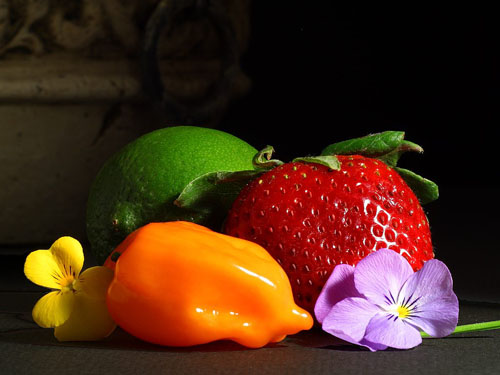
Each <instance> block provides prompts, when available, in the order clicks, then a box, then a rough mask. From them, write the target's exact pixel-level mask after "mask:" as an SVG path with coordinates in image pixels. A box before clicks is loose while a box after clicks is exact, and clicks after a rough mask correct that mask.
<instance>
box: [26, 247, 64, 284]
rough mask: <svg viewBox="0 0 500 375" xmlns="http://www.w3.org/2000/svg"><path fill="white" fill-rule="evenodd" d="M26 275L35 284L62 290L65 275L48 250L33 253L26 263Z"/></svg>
mask: <svg viewBox="0 0 500 375" xmlns="http://www.w3.org/2000/svg"><path fill="white" fill-rule="evenodd" d="M24 274H25V275H26V277H27V278H28V279H29V280H31V281H32V282H34V283H35V284H38V285H41V286H44V287H46V288H51V289H61V280H62V278H63V275H62V274H61V270H60V269H59V265H58V264H57V262H56V260H55V259H54V257H53V256H52V254H51V253H50V251H48V250H37V251H33V252H32V253H30V254H29V255H28V257H27V258H26V262H25V263H24Z"/></svg>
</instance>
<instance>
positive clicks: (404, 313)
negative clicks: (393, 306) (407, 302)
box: [396, 306, 410, 319]
mask: <svg viewBox="0 0 500 375" xmlns="http://www.w3.org/2000/svg"><path fill="white" fill-rule="evenodd" d="M396 312H397V313H398V316H399V317H400V318H401V319H404V318H407V317H408V316H409V315H410V310H409V309H408V308H407V307H406V306H398V308H397V310H396Z"/></svg>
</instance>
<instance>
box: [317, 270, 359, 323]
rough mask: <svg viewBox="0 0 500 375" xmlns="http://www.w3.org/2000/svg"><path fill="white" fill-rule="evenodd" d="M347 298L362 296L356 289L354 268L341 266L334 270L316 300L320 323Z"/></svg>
mask: <svg viewBox="0 0 500 375" xmlns="http://www.w3.org/2000/svg"><path fill="white" fill-rule="evenodd" d="M347 297H361V294H359V293H358V291H357V290H356V288H355V287H354V267H352V266H349V265H347V264H339V265H338V266H336V267H335V268H334V269H333V272H332V274H331V275H330V277H329V278H328V280H327V282H326V284H325V285H324V286H323V289H322V290H321V293H320V295H319V297H318V299H317V300H316V305H315V306H314V315H316V319H317V320H318V322H320V323H323V320H324V319H325V317H326V316H327V315H328V313H329V312H330V310H331V308H332V306H333V305H335V304H336V303H337V302H339V301H341V300H343V299H344V298H347Z"/></svg>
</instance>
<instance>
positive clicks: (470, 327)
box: [420, 320, 500, 338]
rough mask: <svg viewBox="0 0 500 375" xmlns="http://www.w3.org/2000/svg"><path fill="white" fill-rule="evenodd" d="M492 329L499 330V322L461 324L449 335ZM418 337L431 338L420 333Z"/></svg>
mask: <svg viewBox="0 0 500 375" xmlns="http://www.w3.org/2000/svg"><path fill="white" fill-rule="evenodd" d="M493 329H500V320H494V321H491V322H482V323H472V324H463V325H460V326H457V327H456V328H455V330H454V331H453V332H452V333H451V334H452V335H453V334H455V333H465V332H479V331H490V330H493ZM420 335H421V336H422V337H423V338H432V336H430V335H428V334H427V333H425V332H420Z"/></svg>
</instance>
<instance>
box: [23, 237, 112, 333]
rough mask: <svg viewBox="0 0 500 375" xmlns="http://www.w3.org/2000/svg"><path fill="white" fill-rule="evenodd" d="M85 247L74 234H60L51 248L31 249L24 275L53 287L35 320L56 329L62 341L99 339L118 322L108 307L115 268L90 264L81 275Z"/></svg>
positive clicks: (35, 312) (37, 309)
mask: <svg viewBox="0 0 500 375" xmlns="http://www.w3.org/2000/svg"><path fill="white" fill-rule="evenodd" d="M83 261H84V256H83V249H82V246H81V245H80V243H79V242H78V241H77V240H76V239H74V238H72V237H61V238H59V239H58V240H57V241H55V242H54V243H53V244H52V246H51V247H50V249H48V250H36V251H33V252H31V253H30V254H29V255H28V257H27V258H26V262H25V264H24V274H25V275H26V277H27V278H28V279H29V280H31V281H32V282H33V283H35V284H37V285H40V286H44V287H47V288H50V289H52V290H53V291H52V292H49V293H48V294H46V295H45V296H43V297H42V298H41V299H40V300H38V302H37V303H36V304H35V306H34V308H33V312H32V315H33V320H34V321H35V322H36V323H37V324H38V325H39V326H41V327H44V328H55V330H54V335H55V337H56V338H57V339H58V340H59V341H76V340H78V341H79V340H98V339H101V338H104V337H106V336H108V335H109V334H111V332H113V330H114V329H115V327H116V325H115V323H114V322H113V320H112V319H111V317H110V315H109V313H108V310H107V307H106V291H107V288H108V285H109V283H110V282H111V280H112V278H113V271H111V270H110V269H108V268H106V267H101V266H97V267H91V268H88V269H87V270H85V271H84V272H82V273H81V274H80V271H81V270H82V267H83Z"/></svg>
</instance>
